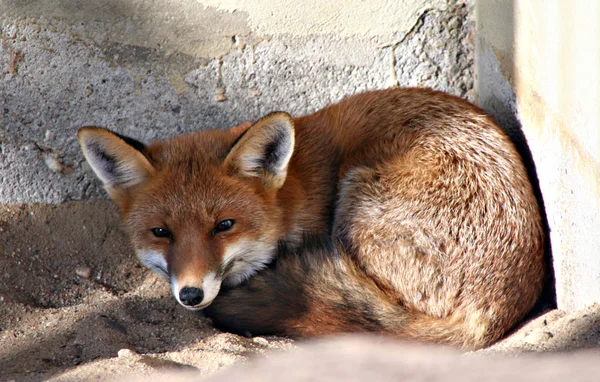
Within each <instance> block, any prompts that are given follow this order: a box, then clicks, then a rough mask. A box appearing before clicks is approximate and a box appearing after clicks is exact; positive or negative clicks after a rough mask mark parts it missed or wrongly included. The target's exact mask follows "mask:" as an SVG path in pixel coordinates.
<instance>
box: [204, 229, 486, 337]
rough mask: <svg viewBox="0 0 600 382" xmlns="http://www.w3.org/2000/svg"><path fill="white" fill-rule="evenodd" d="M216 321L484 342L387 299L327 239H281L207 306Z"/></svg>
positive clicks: (255, 329) (247, 327)
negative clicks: (296, 243) (273, 254)
mask: <svg viewBox="0 0 600 382" xmlns="http://www.w3.org/2000/svg"><path fill="white" fill-rule="evenodd" d="M205 314H206V315H207V316H208V317H211V318H212V319H213V323H214V325H215V326H216V327H218V328H220V329H223V330H226V331H230V332H235V333H240V334H243V335H264V334H277V335H286V336H290V337H295V338H298V337H311V336H323V335H331V334H336V333H350V332H372V333H380V334H386V335H392V336H395V337H398V338H402V339H409V340H418V341H428V342H437V343H446V344H451V345H458V346H462V347H468V348H475V347H480V346H483V345H484V343H482V341H481V340H479V339H476V338H470V337H469V335H468V334H466V333H465V330H464V324H463V323H462V320H456V319H455V318H452V317H450V318H435V317H430V316H427V315H425V314H423V313H420V312H415V311H411V310H409V309H407V308H406V307H404V306H403V304H402V302H401V301H393V300H392V299H391V298H390V297H389V295H387V294H386V293H385V291H384V290H383V289H382V288H380V287H379V286H378V285H377V284H376V283H375V282H374V281H373V280H372V279H371V278H370V277H368V276H367V275H366V274H365V273H364V272H362V271H361V270H360V269H359V268H358V267H357V266H356V265H355V264H354V262H353V261H352V260H351V259H350V258H349V256H348V255H347V254H345V253H344V252H343V251H342V250H340V249H338V248H336V246H335V245H334V244H333V243H332V242H331V241H330V240H327V239H321V238H315V237H307V238H305V240H304V242H303V245H302V246H300V247H298V248H290V247H289V246H285V245H282V246H281V248H280V250H279V254H278V256H277V258H276V260H275V261H274V263H273V264H272V265H271V266H270V267H269V268H267V269H264V270H262V271H261V272H259V273H258V274H257V275H255V276H253V277H252V278H251V279H250V280H248V282H246V283H245V284H243V285H241V286H238V287H235V288H233V289H228V290H222V291H221V293H220V294H219V296H218V297H217V298H216V299H215V301H214V302H213V303H212V304H211V305H210V306H209V307H208V308H206V309H205Z"/></svg>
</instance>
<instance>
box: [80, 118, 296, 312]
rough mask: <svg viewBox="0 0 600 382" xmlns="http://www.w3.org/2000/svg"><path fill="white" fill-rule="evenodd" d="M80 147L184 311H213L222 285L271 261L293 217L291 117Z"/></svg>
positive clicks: (113, 138) (100, 139) (104, 136)
mask: <svg viewBox="0 0 600 382" xmlns="http://www.w3.org/2000/svg"><path fill="white" fill-rule="evenodd" d="M78 139H79V143H80V145H81V148H82V150H83V153H84V155H85V157H86V159H87V161H88V163H89V164H90V166H91V168H92V169H93V170H94V172H95V173H96V175H97V176H98V178H100V180H101V181H102V182H103V183H104V187H105V189H106V191H107V192H108V194H109V195H110V197H111V199H112V200H114V201H115V202H116V203H117V204H118V205H119V206H120V209H121V216H122V221H123V225H124V228H125V230H126V231H127V233H128V234H129V237H130V238H131V242H132V244H133V247H134V249H135V251H136V254H137V256H138V257H139V259H140V260H141V262H142V263H144V264H145V265H146V266H148V267H149V268H151V269H153V270H154V271H156V272H158V273H160V274H162V275H164V276H165V277H167V278H168V279H169V281H170V283H171V288H172V291H173V295H174V296H175V298H176V299H177V301H178V302H179V303H180V304H181V305H183V306H184V307H186V308H188V309H192V310H197V309H203V308H205V307H206V306H208V305H209V304H210V303H211V302H212V301H213V300H214V298H215V297H216V296H217V294H218V292H219V290H220V288H221V285H222V284H224V285H227V286H235V285H237V284H239V283H241V282H243V281H244V280H246V279H247V278H248V277H250V276H252V275H253V274H254V273H255V272H256V271H258V270H260V269H261V268H263V267H264V266H265V265H266V264H268V263H269V262H270V261H271V259H272V257H273V256H274V253H275V250H276V248H277V243H278V241H279V240H280V239H281V237H280V233H281V229H280V226H281V225H282V224H283V218H284V216H283V215H284V213H283V212H282V207H281V206H280V205H278V198H277V193H278V191H279V189H280V188H281V186H282V185H283V183H284V182H285V180H286V177H287V169H288V164H289V161H290V158H291V157H292V153H293V150H294V126H293V120H292V118H291V117H290V116H289V115H288V114H285V113H274V114H270V115H268V116H266V117H264V118H263V119H261V120H259V121H258V122H256V123H255V124H253V125H251V126H250V127H248V126H247V125H246V126H239V127H236V128H233V129H231V130H228V131H223V130H210V131H200V132H196V133H190V134H185V135H180V136H177V137H174V138H171V139H168V140H164V141H159V142H154V143H151V144H150V145H148V146H145V145H143V144H142V143H140V142H137V141H135V140H133V139H131V138H127V137H123V136H121V135H118V134H115V133H113V132H110V131H108V130H105V129H102V128H97V127H84V128H82V129H80V130H79V132H78Z"/></svg>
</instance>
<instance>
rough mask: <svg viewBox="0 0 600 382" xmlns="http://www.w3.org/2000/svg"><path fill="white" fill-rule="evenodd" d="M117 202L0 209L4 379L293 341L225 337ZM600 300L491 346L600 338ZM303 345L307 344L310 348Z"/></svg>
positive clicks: (128, 369)
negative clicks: (140, 245) (194, 307)
mask: <svg viewBox="0 0 600 382" xmlns="http://www.w3.org/2000/svg"><path fill="white" fill-rule="evenodd" d="M118 220H119V219H118V211H117V208H116V207H115V206H114V205H113V204H112V203H111V202H109V201H92V202H69V203H65V204H61V205H47V204H27V205H8V206H0V277H2V283H0V380H13V379H14V380H19V381H21V380H25V381H26V380H48V379H49V380H56V381H64V380H82V379H88V380H89V379H92V380H94V379H107V378H114V377H116V376H120V375H121V376H122V375H130V374H132V373H134V374H142V375H147V374H151V373H155V372H157V371H161V372H162V371H165V370H185V371H191V372H194V373H196V374H199V375H202V376H208V375H213V374H214V373H215V372H217V371H219V370H223V369H224V368H228V367H229V366H230V365H233V364H237V363H242V362H247V361H248V360H249V359H252V358H254V357H264V355H265V354H266V355H268V354H271V353H272V352H280V351H284V352H285V351H288V350H289V349H292V348H294V347H296V346H298V345H299V343H298V342H294V341H292V340H289V339H285V338H278V337H255V338H245V337H240V336H237V335H233V334H229V333H222V332H219V331H218V330H216V329H214V328H213V327H212V326H211V323H210V320H208V319H206V318H204V317H202V315H201V314H198V313H195V312H189V311H187V310H185V309H184V308H182V307H180V306H179V305H178V304H177V303H176V302H175V300H174V299H173V298H172V297H171V294H170V289H169V286H168V283H167V282H166V281H164V280H163V279H162V278H160V277H159V276H155V275H154V274H152V273H151V272H150V271H148V270H146V269H145V268H143V267H142V266H141V265H140V264H139V263H138V261H137V259H135V257H134V255H133V254H132V251H131V249H130V248H129V246H128V241H127V238H126V237H125V235H124V233H123V232H122V231H121V229H120V228H119V221H118ZM599 344H600V306H598V305H594V306H591V307H588V308H586V309H584V310H581V311H577V312H572V313H565V312H561V311H558V310H552V311H549V312H547V313H545V314H543V315H542V316H540V317H537V318H535V319H533V320H530V321H529V322H527V323H525V324H524V325H523V326H522V327H521V328H519V329H518V330H516V331H515V332H514V333H512V334H511V335H510V336H508V337H507V338H506V339H504V340H503V341H500V342H499V343H497V344H496V345H494V346H492V347H491V348H488V349H484V350H483V351H481V352H482V353H509V354H513V353H520V352H542V351H545V352H557V351H571V350H575V349H581V348H594V347H599V346H600V345H599ZM300 345H301V344H300Z"/></svg>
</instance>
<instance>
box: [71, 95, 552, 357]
mask: <svg viewBox="0 0 600 382" xmlns="http://www.w3.org/2000/svg"><path fill="white" fill-rule="evenodd" d="M123 139H124V138H123V137H118V136H115V135H111V133H109V132H106V131H104V130H98V129H94V128H84V129H82V131H81V132H80V142H81V145H82V147H83V149H84V153H85V154H86V157H87V158H88V161H90V163H91V165H92V168H94V170H95V171H96V172H99V171H100V173H99V176H100V178H101V179H102V180H103V181H105V184H106V185H107V190H109V193H110V195H111V197H112V198H113V199H114V200H115V201H116V202H117V203H118V204H119V205H120V206H121V210H122V215H123V221H124V226H125V228H126V230H127V231H128V232H129V234H130V237H131V239H132V242H133V245H134V247H135V248H136V250H137V251H138V254H140V257H142V258H145V257H146V258H148V259H152V260H151V261H148V263H149V266H151V267H157V268H161V267H165V266H166V268H167V269H159V270H160V271H164V273H166V274H168V275H169V277H170V278H171V281H172V282H173V284H174V293H175V295H176V297H177V298H178V299H179V297H178V293H179V295H180V294H181V292H180V291H181V288H183V287H186V286H187V287H194V288H197V289H199V290H201V289H202V288H204V289H205V291H204V300H202V303H199V304H196V305H194V306H188V307H189V308H204V307H206V306H208V305H209V304H211V303H213V304H212V305H211V306H210V308H209V312H210V314H211V315H212V316H213V317H215V320H216V321H217V323H218V321H219V320H221V321H222V322H227V324H226V325H225V326H229V327H233V328H236V329H237V330H244V328H245V329H246V330H247V331H250V332H263V331H271V332H275V333H279V334H288V335H294V336H306V335H321V334H327V333H333V332H343V331H356V330H361V329H362V330H375V331H381V332H386V333H390V334H393V335H396V336H399V337H402V338H412V339H417V340H427V341H435V342H444V343H449V344H454V345H459V346H464V347H469V348H476V347H480V346H483V345H485V344H489V343H490V342H493V341H495V340H497V339H498V338H500V337H501V336H502V335H503V334H504V333H506V331H508V330H509V329H511V328H512V327H514V325H515V324H516V323H517V322H518V321H519V320H521V319H522V318H523V317H524V315H525V314H526V313H527V312H528V311H529V310H530V309H531V308H532V306H533V305H534V303H535V302H536V299H537V297H538V295H539V293H540V290H541V287H542V280H543V276H544V265H543V252H544V235H543V230H542V223H541V217H540V211H539V208H538V205H537V202H536V199H535V197H534V195H533V192H532V188H531V185H530V183H529V181H528V178H527V174H526V171H525V168H524V166H523V164H522V162H521V159H520V157H519V155H518V154H517V152H516V150H515V148H514V147H513V144H512V143H511V142H510V140H509V139H508V137H507V136H506V134H505V133H504V132H503V131H502V130H501V129H500V128H499V127H498V126H497V125H496V124H495V123H494V122H493V121H492V119H491V118H490V117H488V116H487V115H486V114H485V113H484V112H482V111H481V110H480V109H479V108H477V107H476V106H474V105H471V104H469V103H468V102H466V101H464V100H461V99H459V98H456V97H453V96H450V95H448V94H445V93H441V92H435V91H430V90H425V89H390V90H385V91H376V92H369V93H364V94H360V95H357V96H353V97H349V98H347V99H345V100H343V101H341V102H340V103H338V104H336V105H332V106H330V107H328V108H325V109H323V110H321V111H319V112H317V113H314V114H311V115H308V116H304V117H300V118H295V119H293V120H292V119H291V118H290V117H289V116H288V115H287V114H285V113H275V114H272V115H269V116H267V117H265V118H263V119H261V120H259V121H258V122H256V123H255V124H254V125H252V126H251V127H247V126H241V127H238V128H234V129H231V130H229V131H222V130H210V131H200V132H196V133H191V134H186V135H182V136H178V137H175V138H172V139H169V140H165V141H160V142H155V143H152V144H151V145H150V146H148V147H145V148H142V149H136V148H134V147H132V146H129V147H128V146H127V144H126V143H125V141H124V140H123ZM94 142H95V143H94ZM98 142H100V143H98ZM90 143H92V144H100V145H104V146H105V147H104V151H102V150H101V148H99V147H95V146H94V147H92V149H93V150H92V151H91V154H90V148H89V147H90ZM94 150H96V151H94ZM106 153H108V154H107V155H108V156H103V155H104V154H106ZM140 153H141V154H143V155H139V154H140ZM94 154H97V155H95V156H94ZM146 162H148V163H149V164H150V165H151V167H148V165H147V164H146ZM123 163H128V166H129V167H128V168H132V169H138V170H139V172H138V173H137V175H138V176H137V177H136V176H131V174H129V178H131V179H129V178H128V182H125V183H119V180H120V178H119V176H120V175H122V174H120V172H119V169H120V167H119V166H121V165H122V164H123ZM105 169H115V171H114V172H113V173H109V174H103V173H102V171H103V170H105ZM111 176H114V179H113V178H110V177H111ZM107 178H110V179H108V181H107ZM228 219H231V221H233V222H234V225H233V227H231V228H230V229H228V230H226V231H218V232H217V231H215V230H216V228H215V227H218V226H219V223H220V222H223V221H225V220H228ZM156 227H164V228H168V231H169V233H171V234H172V236H171V237H155V236H153V233H152V232H153V231H151V230H152V229H153V228H156ZM305 232H311V233H313V234H316V235H320V236H325V237H330V238H334V239H335V240H336V241H339V243H340V246H339V248H338V249H337V250H335V251H334V252H335V253H337V256H339V261H331V260H330V259H328V258H327V255H326V253H327V251H325V252H326V253H325V254H323V253H321V252H322V249H315V250H312V251H311V250H307V251H305V252H302V251H301V250H300V253H298V254H296V256H295V257H294V256H292V257H290V256H283V257H282V258H280V259H279V258H278V259H277V266H276V268H275V269H280V270H281V271H280V273H279V274H277V273H273V272H274V270H273V269H272V268H270V269H266V270H262V269H263V268H264V267H265V266H266V265H267V264H268V263H270V262H271V261H272V260H273V259H274V257H275V256H276V253H277V247H278V243H279V242H281V241H285V242H287V243H291V244H292V245H301V243H302V237H303V234H304V233H305ZM160 256H162V259H163V260H164V265H160V264H159V265H157V263H160V262H161V261H163V260H161V257H160ZM299 258H305V259H304V260H298V259H299ZM311 259H312V260H311ZM314 259H320V260H319V261H315V260H314ZM302 261H304V263H302ZM286 262H287V263H286ZM286 264H287V265H286ZM319 264H321V267H320V266H319ZM261 270H262V271H261ZM281 275H285V277H287V278H289V279H290V280H293V281H294V282H295V283H298V284H299V285H292V284H290V282H289V280H288V281H286V280H283V279H282V278H283V277H284V276H281ZM339 277H341V278H343V279H342V280H337V279H336V278H339ZM247 279H250V280H249V281H248V282H246V283H244V281H246V280H247ZM174 280H175V281H174ZM207 280H208V281H207ZM221 283H223V285H225V286H228V287H234V288H233V289H228V290H226V291H222V293H221V295H220V296H219V297H217V298H216V300H214V298H215V297H214V296H215V295H216V293H217V292H218V291H219V288H220V287H221ZM184 284H185V285H184ZM240 284H241V285H240ZM274 287H277V288H280V290H278V291H275V292H274V291H273V290H270V288H274ZM175 289H177V290H175ZM208 289H210V291H208ZM286 291H289V293H288V294H287V295H285V294H284V293H287V292H286ZM209 295H210V296H209ZM207 296H208V297H207ZM209 297H211V298H210V301H209V300H208V299H209ZM269 299H271V303H272V305H273V309H272V311H270V312H269V309H270V308H269V303H270V302H269ZM213 300H214V302H213ZM249 300H252V301H253V304H254V305H253V304H248V306H246V307H244V306H243V305H244V303H245V301H249ZM278 301H286V304H287V305H285V307H287V308H285V307H284V306H279V307H278V306H277V304H278ZM294 301H296V302H294ZM288 308H289V309H288ZM286 309H288V310H287V311H286ZM365 309H366V310H365ZM254 316H256V317H262V318H264V319H262V318H261V320H262V322H259V319H258V318H256V317H254ZM236 320H237V321H236Z"/></svg>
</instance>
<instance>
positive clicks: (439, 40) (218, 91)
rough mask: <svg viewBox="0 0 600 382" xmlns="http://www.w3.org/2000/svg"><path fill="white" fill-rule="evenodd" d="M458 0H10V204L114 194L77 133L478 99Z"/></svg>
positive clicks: (6, 136)
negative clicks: (431, 98)
mask: <svg viewBox="0 0 600 382" xmlns="http://www.w3.org/2000/svg"><path fill="white" fill-rule="evenodd" d="M470 14H471V8H470V6H468V5H467V6H465V5H464V4H463V2H457V1H455V0H404V1H386V0H369V1H362V0H350V1H347V0H330V1H320V0H310V1H302V2H297V1H279V0H246V1H242V0H229V1H227V0H224V1H216V0H202V1H197V0H160V1H158V0H157V1H147V0H103V1H88V0H3V1H1V2H0V39H1V45H0V100H1V102H0V103H1V106H0V156H1V157H0V203H20V202H46V203H60V202H64V201H68V200H85V199H89V198H105V197H106V195H105V194H104V192H103V191H102V190H101V187H100V185H99V183H98V182H97V181H96V180H95V179H94V177H93V175H92V174H91V173H90V171H89V170H87V169H86V166H87V165H86V163H85V161H83V158H82V156H81V155H80V153H79V148H78V145H77V143H76V139H75V132H76V131H77V129H78V128H79V127H81V126H83V125H100V126H104V127H108V128H111V129H114V130H116V131H119V132H121V133H124V134H127V135H131V136H134V137H136V138H138V139H141V140H145V141H148V140H150V139H153V138H159V137H166V136H170V135H174V134H177V133H181V132H184V131H190V130H194V129H201V128H206V127H229V126H232V125H235V124H237V123H240V122H243V121H246V120H253V119H256V118H258V117H260V116H261V115H263V114H266V113H268V112H271V111H274V110H285V111H288V112H291V113H293V114H302V113H307V112H311V111H314V110H316V109H318V108H321V107H323V106H325V105H327V104H329V103H331V102H333V101H336V100H339V99H340V98H341V97H342V96H344V95H347V94H352V93H357V92H360V91H363V90H367V89H377V88H386V87H390V86H396V85H425V86H432V87H435V88H438V89H442V90H447V91H449V92H452V93H454V94H458V95H461V96H466V97H470V98H471V99H472V98H473V96H474V93H473V72H472V69H473V55H474V53H473V52H474V49H473V45H474V44H473V43H474V37H473V23H472V20H471V19H470V17H469V15H470Z"/></svg>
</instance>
